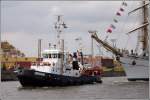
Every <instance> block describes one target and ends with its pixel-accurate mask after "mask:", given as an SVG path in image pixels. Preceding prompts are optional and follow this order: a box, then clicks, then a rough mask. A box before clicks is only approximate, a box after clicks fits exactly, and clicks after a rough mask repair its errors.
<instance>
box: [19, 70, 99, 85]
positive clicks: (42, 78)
mask: <svg viewBox="0 0 150 100" xmlns="http://www.w3.org/2000/svg"><path fill="white" fill-rule="evenodd" d="M17 77H18V80H19V81H20V83H21V85H22V86H23V87H30V86H31V87H43V86H69V85H82V84H90V83H94V82H97V83H101V82H102V80H101V76H100V75H94V76H85V75H83V76H80V77H72V76H64V75H57V74H51V73H44V72H39V71H35V70H30V69H26V70H22V71H21V72H19V73H18V75H17Z"/></svg>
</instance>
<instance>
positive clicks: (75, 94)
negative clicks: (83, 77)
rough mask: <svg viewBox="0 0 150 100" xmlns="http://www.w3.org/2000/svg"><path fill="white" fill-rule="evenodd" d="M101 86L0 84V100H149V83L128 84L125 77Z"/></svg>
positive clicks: (114, 78) (105, 78)
mask: <svg viewBox="0 0 150 100" xmlns="http://www.w3.org/2000/svg"><path fill="white" fill-rule="evenodd" d="M102 80H103V83H102V84H98V83H95V84H88V85H80V86H68V87H43V88H23V87H21V85H20V83H19V82H18V81H12V82H2V83H1V90H0V92H1V94H0V98H1V100H98V99H107V100H108V99H124V100H125V99H135V100H137V99H142V100H147V99H148V98H149V82H148V81H147V82H144V81H135V82H128V81H127V79H126V78H125V77H104V78H102Z"/></svg>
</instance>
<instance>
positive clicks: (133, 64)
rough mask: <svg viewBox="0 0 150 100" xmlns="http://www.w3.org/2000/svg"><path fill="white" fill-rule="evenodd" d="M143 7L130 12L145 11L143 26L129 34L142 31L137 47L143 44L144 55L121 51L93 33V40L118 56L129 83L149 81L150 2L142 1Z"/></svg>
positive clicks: (132, 51) (117, 58)
mask: <svg viewBox="0 0 150 100" xmlns="http://www.w3.org/2000/svg"><path fill="white" fill-rule="evenodd" d="M142 2H143V5H142V6H141V7H138V8H136V9H135V10H133V11H131V12H129V13H132V12H135V11H137V10H139V9H143V24H142V25H141V26H139V27H137V28H135V29H133V30H131V31H130V32H128V34H130V33H132V32H134V31H136V30H139V29H142V31H141V32H142V33H141V34H140V35H139V36H138V37H140V38H141V40H139V38H138V42H137V47H138V46H139V45H140V43H142V53H141V54H138V52H137V51H138V50H137V48H136V50H135V51H134V50H131V53H129V52H128V50H122V51H121V50H119V49H117V48H114V47H112V46H111V45H110V44H109V43H108V42H107V41H103V40H101V39H100V38H99V37H98V36H97V33H96V32H93V33H91V38H93V39H95V40H96V41H97V42H98V43H99V44H101V45H102V46H103V47H104V48H105V49H106V50H108V51H110V52H112V53H113V54H115V56H116V60H117V61H119V62H120V63H121V64H122V66H123V68H124V70H125V73H126V77H127V79H128V80H129V81H135V80H146V81H147V80H149V33H148V32H149V31H148V25H149V22H148V18H149V17H148V5H149V1H142Z"/></svg>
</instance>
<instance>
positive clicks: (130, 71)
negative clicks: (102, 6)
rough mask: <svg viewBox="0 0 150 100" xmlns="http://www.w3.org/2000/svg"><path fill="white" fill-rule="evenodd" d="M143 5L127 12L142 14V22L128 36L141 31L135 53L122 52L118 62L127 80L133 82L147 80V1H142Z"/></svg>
mask: <svg viewBox="0 0 150 100" xmlns="http://www.w3.org/2000/svg"><path fill="white" fill-rule="evenodd" d="M142 2H143V5H142V6H141V7H139V8H136V9H134V10H133V11H131V12H129V14H130V13H133V12H135V11H137V10H142V13H143V16H142V17H143V22H142V25H141V26H139V27H137V28H135V29H133V30H131V31H130V32H128V34H131V33H132V32H134V31H136V30H141V33H139V35H138V42H137V48H136V49H135V51H133V50H131V53H130V54H128V53H126V52H123V55H124V56H123V57H120V61H121V63H122V65H123V67H124V70H125V72H126V75H127V78H128V80H130V81H134V80H149V33H148V32H149V31H148V25H149V22H148V18H149V16H148V6H149V1H147V2H146V1H142ZM140 43H142V47H141V49H142V53H141V54H138V52H137V51H138V50H137V49H138V46H139V45H140Z"/></svg>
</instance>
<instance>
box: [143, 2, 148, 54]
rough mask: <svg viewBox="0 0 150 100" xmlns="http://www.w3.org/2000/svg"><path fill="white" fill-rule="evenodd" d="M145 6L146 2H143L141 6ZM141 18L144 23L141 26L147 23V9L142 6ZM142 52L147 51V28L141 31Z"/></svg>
mask: <svg viewBox="0 0 150 100" xmlns="http://www.w3.org/2000/svg"><path fill="white" fill-rule="evenodd" d="M145 4H146V1H143V5H145ZM143 18H144V22H143V24H145V23H148V8H147V6H144V7H143ZM143 35H144V36H143V41H142V42H143V51H144V50H147V48H148V28H147V27H144V29H143Z"/></svg>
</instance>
